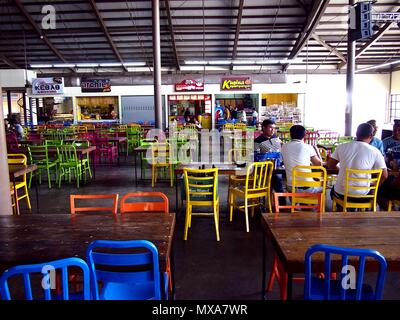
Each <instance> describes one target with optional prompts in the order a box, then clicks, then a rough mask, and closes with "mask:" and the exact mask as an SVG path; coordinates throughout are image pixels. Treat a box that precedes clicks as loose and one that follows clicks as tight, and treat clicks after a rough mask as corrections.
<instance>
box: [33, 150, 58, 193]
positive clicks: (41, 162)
mask: <svg viewBox="0 0 400 320" xmlns="http://www.w3.org/2000/svg"><path fill="white" fill-rule="evenodd" d="M28 152H29V162H30V163H31V164H36V165H37V167H38V173H37V174H38V175H39V183H41V182H42V169H45V170H46V172H47V180H48V184H49V188H51V179H50V169H54V170H55V175H56V181H57V179H58V171H57V170H58V163H59V154H58V149H56V154H55V157H54V158H50V157H49V152H48V148H47V146H46V145H45V146H28ZM31 183H32V174H31V175H30V176H29V187H30V186H31Z"/></svg>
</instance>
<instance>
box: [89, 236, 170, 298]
mask: <svg viewBox="0 0 400 320" xmlns="http://www.w3.org/2000/svg"><path fill="white" fill-rule="evenodd" d="M128 249H129V250H128ZM86 257H87V261H88V265H89V269H90V272H91V280H92V294H93V295H94V298H95V300H161V289H160V288H161V285H160V271H159V264H158V250H157V248H156V246H155V245H154V244H153V243H152V242H150V241H147V240H127V241H117V240H96V241H94V242H92V243H91V244H90V245H89V247H88V248H87V250H86ZM162 276H163V277H164V288H163V290H164V292H165V297H167V295H168V293H167V291H168V275H167V273H166V272H164V273H163V274H162ZM99 281H100V282H101V284H102V286H101V289H100V290H99Z"/></svg>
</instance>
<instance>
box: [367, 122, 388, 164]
mask: <svg viewBox="0 0 400 320" xmlns="http://www.w3.org/2000/svg"><path fill="white" fill-rule="evenodd" d="M367 123H369V124H370V125H371V126H372V127H373V128H374V132H373V133H372V134H373V138H372V140H371V142H370V143H369V144H370V145H371V146H374V147H375V148H377V149H378V150H379V151H380V152H381V153H382V155H383V156H384V155H385V152H384V151H383V143H382V140H381V139H378V138H377V137H375V135H376V131H377V130H378V126H377V125H376V120H369V121H367Z"/></svg>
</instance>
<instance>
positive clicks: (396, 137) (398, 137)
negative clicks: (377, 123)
mask: <svg viewBox="0 0 400 320" xmlns="http://www.w3.org/2000/svg"><path fill="white" fill-rule="evenodd" d="M382 143H383V151H384V152H385V153H387V152H388V149H391V148H393V147H398V146H400V119H395V120H394V125H393V133H392V136H391V137H387V138H385V139H383V141H382Z"/></svg>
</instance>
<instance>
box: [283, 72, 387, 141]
mask: <svg viewBox="0 0 400 320" xmlns="http://www.w3.org/2000/svg"><path fill="white" fill-rule="evenodd" d="M303 79H304V76H303ZM289 80H290V81H293V79H291V78H290V77H288V81H289ZM389 81H390V77H389V74H371V75H369V74H367V75H364V74H363V75H360V74H356V75H355V78H354V91H353V94H354V95H353V119H352V134H353V135H354V134H355V131H356V129H357V126H358V125H359V124H360V123H362V122H366V121H368V120H371V119H375V120H376V121H377V123H378V126H379V127H380V128H382V126H383V123H384V120H385V114H386V110H387V103H388V102H387V101H388V95H389ZM346 98H347V96H346V75H308V79H307V85H306V97H305V99H306V102H305V112H306V123H305V124H306V125H307V126H311V127H316V128H319V129H330V130H333V131H338V132H339V133H341V134H344V129H345V108H346ZM379 131H380V130H379ZM379 131H378V134H377V135H378V136H380V132H379Z"/></svg>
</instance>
